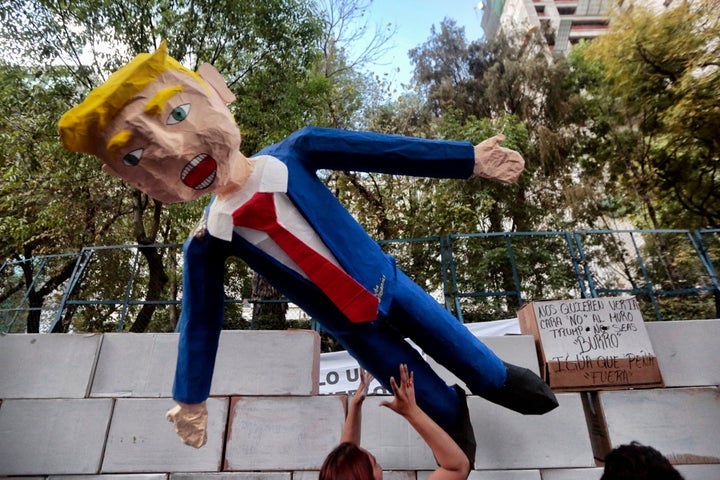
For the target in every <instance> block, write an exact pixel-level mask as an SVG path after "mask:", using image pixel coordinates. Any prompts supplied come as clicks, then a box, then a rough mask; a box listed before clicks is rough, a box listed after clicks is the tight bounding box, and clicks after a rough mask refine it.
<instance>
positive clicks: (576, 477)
mask: <svg viewBox="0 0 720 480" xmlns="http://www.w3.org/2000/svg"><path fill="white" fill-rule="evenodd" d="M602 474H603V469H602V468H601V467H597V468H561V469H552V470H542V471H541V472H540V478H542V480H600V477H602Z"/></svg>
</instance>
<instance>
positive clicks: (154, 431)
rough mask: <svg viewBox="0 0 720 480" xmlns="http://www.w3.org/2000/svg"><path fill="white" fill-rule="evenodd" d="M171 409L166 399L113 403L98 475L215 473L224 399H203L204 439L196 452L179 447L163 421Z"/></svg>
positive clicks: (222, 431) (219, 457)
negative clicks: (206, 409) (205, 437)
mask: <svg viewBox="0 0 720 480" xmlns="http://www.w3.org/2000/svg"><path fill="white" fill-rule="evenodd" d="M174 406H175V402H173V401H172V400H171V399H169V398H121V399H118V400H116V404H115V411H114V413H113V418H112V422H111V423H110V430H109V432H108V437H107V447H106V449H105V457H104V458H103V462H102V469H101V473H154V472H175V471H182V472H197V471H203V472H213V471H215V472H216V471H219V470H220V465H221V463H222V451H223V439H224V435H225V425H226V419H227V409H228V399H227V398H210V399H208V400H207V408H208V432H207V436H208V440H207V444H205V446H203V447H202V448H199V449H196V448H193V447H190V446H187V445H185V444H183V443H182V440H180V437H178V435H177V434H176V433H175V430H174V428H173V425H172V424H171V423H170V422H168V421H167V420H166V419H165V413H166V412H167V411H168V410H169V409H171V408H172V407H174Z"/></svg>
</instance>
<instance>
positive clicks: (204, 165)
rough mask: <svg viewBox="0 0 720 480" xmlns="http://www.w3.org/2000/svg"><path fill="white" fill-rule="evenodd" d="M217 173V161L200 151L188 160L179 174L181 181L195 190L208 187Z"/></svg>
mask: <svg viewBox="0 0 720 480" xmlns="http://www.w3.org/2000/svg"><path fill="white" fill-rule="evenodd" d="M216 175H217V162H216V161H215V159H214V158H212V157H211V156H210V155H208V154H206V153H201V154H200V155H197V156H196V157H195V158H193V159H192V160H190V162H188V164H187V165H185V168H183V170H182V173H181V174H180V179H181V180H182V182H183V183H184V184H185V185H187V186H188V187H190V188H194V189H195V190H203V189H205V188H207V187H209V186H210V185H211V184H212V183H213V181H214V180H215V176H216Z"/></svg>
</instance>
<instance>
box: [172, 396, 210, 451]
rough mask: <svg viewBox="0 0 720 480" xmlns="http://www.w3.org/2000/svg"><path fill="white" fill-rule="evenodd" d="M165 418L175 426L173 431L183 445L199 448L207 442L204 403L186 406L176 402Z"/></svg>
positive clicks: (206, 416)
mask: <svg viewBox="0 0 720 480" xmlns="http://www.w3.org/2000/svg"><path fill="white" fill-rule="evenodd" d="M165 418H167V420H168V421H169V422H172V423H173V425H175V431H176V432H177V434H178V435H180V438H181V439H182V441H183V443H185V444H186V445H190V446H191V447H195V448H200V447H202V446H203V445H205V442H207V419H208V411H207V405H205V402H202V403H195V404H187V403H180V402H177V405H176V406H175V407H173V408H172V409H170V410H169V411H168V412H167V414H166V415H165Z"/></svg>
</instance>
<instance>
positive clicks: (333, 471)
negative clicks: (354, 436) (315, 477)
mask: <svg viewBox="0 0 720 480" xmlns="http://www.w3.org/2000/svg"><path fill="white" fill-rule="evenodd" d="M319 480H382V468H381V467H380V465H379V464H378V463H377V461H376V460H375V457H374V456H373V455H372V454H371V453H370V452H368V451H367V450H365V449H364V448H361V447H359V446H357V445H355V444H354V443H350V442H344V443H341V444H340V445H338V446H337V447H335V449H334V450H333V451H332V452H330V454H329V455H328V456H327V458H325V461H324V462H323V465H322V467H321V468H320V476H319Z"/></svg>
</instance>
